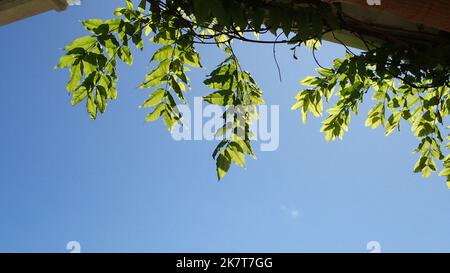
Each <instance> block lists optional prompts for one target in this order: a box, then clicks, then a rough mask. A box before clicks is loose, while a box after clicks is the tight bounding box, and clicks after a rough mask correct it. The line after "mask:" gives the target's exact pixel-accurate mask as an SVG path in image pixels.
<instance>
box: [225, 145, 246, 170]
mask: <svg viewBox="0 0 450 273" xmlns="http://www.w3.org/2000/svg"><path fill="white" fill-rule="evenodd" d="M225 152H228V153H229V156H230V159H231V161H233V162H234V164H236V165H238V166H239V167H242V168H244V167H245V156H244V151H243V149H242V147H241V146H240V145H239V144H237V143H236V142H231V143H230V144H229V145H228V146H227V148H226V149H225Z"/></svg>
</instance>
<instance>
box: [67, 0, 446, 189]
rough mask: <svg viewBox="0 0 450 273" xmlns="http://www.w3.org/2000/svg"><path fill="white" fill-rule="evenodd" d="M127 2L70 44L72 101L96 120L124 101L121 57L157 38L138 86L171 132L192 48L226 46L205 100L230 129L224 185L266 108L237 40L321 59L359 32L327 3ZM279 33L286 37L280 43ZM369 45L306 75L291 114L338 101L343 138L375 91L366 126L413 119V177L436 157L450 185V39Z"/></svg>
mask: <svg viewBox="0 0 450 273" xmlns="http://www.w3.org/2000/svg"><path fill="white" fill-rule="evenodd" d="M125 3H126V6H125V7H122V8H118V9H117V10H116V11H115V13H114V14H115V15H116V18H115V19H111V20H100V19H91V20H87V21H84V22H83V25H84V27H85V28H86V29H87V30H88V31H90V32H91V35H89V36H85V37H82V38H79V39H77V40H75V41H74V42H73V43H72V44H70V45H69V46H67V47H66V48H65V50H66V51H67V53H66V55H64V56H63V57H62V58H61V60H60V63H59V65H58V67H59V68H67V69H69V71H70V73H71V78H70V81H69V82H68V84H67V89H68V91H69V92H70V93H71V94H72V104H73V105H76V104H78V103H80V102H82V101H86V108H87V110H88V112H89V113H90V116H91V118H92V119H95V118H96V117H97V114H98V112H100V113H103V112H104V111H105V109H106V105H107V102H108V100H114V99H115V98H116V97H117V91H116V84H117V80H118V77H117V74H116V63H117V60H121V61H123V62H124V63H126V64H129V65H131V64H132V62H133V57H132V54H131V49H130V44H134V45H135V47H136V48H137V49H141V50H142V49H143V47H144V43H145V39H144V36H151V38H150V42H152V43H155V44H159V45H160V47H159V49H158V50H157V51H156V52H154V54H153V55H152V57H151V61H152V62H154V63H155V68H154V69H153V70H152V71H151V72H150V73H148V74H147V75H146V76H145V79H144V81H143V82H142V84H141V85H140V87H141V88H144V89H150V90H151V91H150V94H149V97H148V99H147V100H146V101H145V102H144V103H143V104H142V105H141V106H142V107H143V108H151V111H150V113H149V114H148V115H147V117H146V120H147V121H149V122H151V121H155V120H158V119H160V118H162V119H163V121H164V123H165V125H166V126H167V128H168V129H169V131H170V130H172V128H173V126H174V125H175V124H177V123H181V122H182V119H181V116H180V114H179V113H178V110H177V105H178V104H179V103H186V98H185V95H186V90H187V89H190V84H189V78H188V77H187V75H186V72H188V71H189V69H190V68H192V67H194V68H196V67H201V66H202V65H201V63H200V56H199V54H198V52H197V51H196V49H195V45H196V44H216V45H217V46H218V47H220V48H223V49H225V53H226V55H227V58H226V59H225V61H224V62H222V63H221V64H220V65H219V66H218V67H217V68H216V69H215V70H214V71H212V72H211V73H210V75H209V76H208V78H207V79H206V80H205V81H204V83H205V85H206V86H208V87H210V88H211V89H213V90H214V91H213V92H212V93H211V94H209V95H205V96H203V99H204V100H205V101H207V102H209V103H211V104H214V105H218V106H221V107H223V108H224V110H226V111H225V114H224V117H223V120H224V124H223V126H222V127H221V128H218V130H217V132H216V135H217V136H223V139H222V141H221V142H220V143H219V145H218V146H217V148H216V149H215V151H214V153H213V158H215V159H216V165H217V174H218V178H219V179H221V178H222V177H223V176H224V175H225V174H226V173H227V171H228V169H229V167H230V165H231V163H232V162H233V163H235V164H236V165H238V166H241V167H243V166H245V155H249V156H252V157H254V153H253V151H252V147H251V143H250V139H251V132H250V129H249V127H250V124H251V122H252V120H254V119H256V118H257V115H256V105H258V104H262V103H263V102H264V101H263V99H262V92H261V89H260V88H259V87H258V85H257V84H256V82H255V81H254V79H253V78H252V77H251V75H250V73H249V72H247V71H245V70H243V69H241V66H240V64H239V61H238V59H237V57H236V55H235V54H234V53H233V50H232V46H231V45H232V41H233V40H241V41H246V42H255V43H286V44H290V45H295V46H294V48H293V49H294V50H295V48H296V47H298V46H301V45H302V44H305V45H306V46H308V47H310V48H312V50H313V53H314V50H317V48H318V45H320V42H321V38H322V36H323V35H324V33H329V32H333V31H335V30H341V29H347V28H348V29H347V30H350V31H351V32H354V31H356V32H357V31H358V29H357V28H356V29H352V28H351V24H346V23H345V22H344V21H343V19H342V17H341V16H340V13H339V12H336V9H335V7H334V6H333V4H329V3H326V2H325V1H320V0H295V1H294V0H274V1H262V0H136V3H135V4H137V5H134V4H133V1H132V0H125ZM280 30H281V31H280ZM248 33H253V34H254V35H255V36H256V38H251V37H249V35H247V34H248ZM265 33H272V34H273V35H274V37H276V38H274V40H270V41H268V40H259V35H260V34H265ZM282 34H284V36H285V38H284V39H283V40H279V37H280V36H281V35H282ZM265 37H267V35H266V36H265ZM361 37H362V36H361ZM364 42H365V43H366V45H367V47H368V50H367V51H366V52H363V53H361V54H360V55H354V54H350V53H349V54H347V56H346V57H345V58H344V59H336V60H335V61H334V64H333V67H331V68H321V69H318V70H317V72H318V73H319V76H317V77H307V78H306V79H304V80H303V81H302V84H304V85H306V86H307V87H308V88H306V89H305V90H302V91H300V92H299V93H298V95H297V96H296V99H297V103H296V104H295V105H294V106H293V109H299V110H300V111H301V113H302V118H303V121H306V118H307V115H308V113H312V114H313V115H314V116H316V117H319V116H321V115H322V114H323V112H324V104H325V103H328V102H331V100H332V98H336V99H337V100H336V101H335V103H334V104H333V106H332V107H331V108H329V109H328V110H327V111H326V112H327V113H328V116H327V118H326V119H325V121H324V122H323V127H322V131H323V132H324V133H325V137H326V139H327V140H333V139H336V138H342V137H343V135H344V132H345V131H347V130H348V124H349V122H350V118H351V115H352V113H353V114H357V113H358V106H359V105H360V103H362V102H363V98H364V95H365V94H367V93H368V92H369V91H370V90H374V95H373V98H374V99H375V100H377V103H376V105H375V107H374V108H373V109H372V110H371V111H370V112H369V114H368V119H367V122H366V125H367V126H370V127H372V128H376V127H378V126H383V127H384V128H385V130H386V134H390V133H391V132H392V131H393V130H395V129H396V128H400V123H401V121H402V120H405V121H407V122H409V123H411V124H412V126H411V128H412V130H413V133H414V135H415V136H417V137H418V138H419V140H420V145H419V147H418V149H417V150H416V151H417V152H418V153H420V159H419V161H418V163H417V165H416V166H415V168H414V171H416V172H422V174H423V175H424V176H429V175H430V173H431V172H432V171H436V170H437V166H436V163H435V161H437V160H439V161H443V165H444V169H443V171H442V172H441V175H443V176H446V177H447V179H448V180H450V169H449V168H450V159H449V157H448V156H446V157H444V155H443V154H444V153H443V152H442V151H443V147H442V145H443V144H442V143H443V139H442V136H441V131H442V130H443V128H442V127H445V126H444V120H445V118H446V117H447V115H448V108H449V105H448V103H449V102H448V96H449V90H448V87H449V71H450V69H449V63H450V61H449V59H450V48H449V47H450V46H449V43H448V40H445V39H444V40H443V42H442V41H434V42H433V43H432V44H430V43H425V44H424V45H419V46H416V45H414V46H408V45H406V46H405V45H403V44H401V45H400V46H399V45H394V44H386V45H383V46H381V47H376V46H374V45H373V44H370V45H369V44H367V42H366V41H364ZM294 57H296V56H295V54H294ZM336 87H337V88H336ZM335 89H337V90H335ZM333 95H335V96H333ZM387 115H389V116H387Z"/></svg>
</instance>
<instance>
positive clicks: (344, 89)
mask: <svg viewBox="0 0 450 273" xmlns="http://www.w3.org/2000/svg"><path fill="white" fill-rule="evenodd" d="M368 55H369V54H362V55H352V54H350V53H347V55H346V58H345V59H336V60H335V61H334V64H333V67H331V68H323V69H317V72H318V74H319V76H317V77H307V78H305V79H303V80H302V81H301V83H302V84H303V85H305V86H308V87H309V89H306V90H302V91H300V92H299V93H298V94H297V96H296V100H297V103H296V104H295V105H294V106H293V107H292V109H294V110H296V109H299V110H300V111H301V113H302V117H303V121H304V122H305V121H306V117H307V114H308V113H312V114H313V115H314V116H316V117H319V116H321V115H322V112H323V108H324V106H323V104H324V102H326V103H328V102H330V100H331V98H332V96H333V94H334V95H335V97H336V102H335V103H334V105H333V106H331V107H330V108H329V109H328V110H327V113H328V117H327V118H326V119H325V120H324V121H323V126H322V129H321V130H322V131H323V132H324V133H325V138H326V140H327V141H330V140H333V139H336V138H342V137H343V135H344V132H345V131H347V130H348V125H349V122H350V117H351V113H353V114H355V115H357V114H358V106H359V104H360V103H362V102H363V98H364V95H366V94H367V93H368V92H369V91H373V95H372V99H374V100H376V103H375V105H374V107H373V108H372V109H371V110H370V111H369V113H368V116H367V119H366V123H365V125H366V126H367V127H371V128H377V127H379V126H382V127H384V129H385V135H386V136H387V135H389V134H391V133H392V132H393V131H394V130H395V129H398V130H400V126H401V123H402V122H401V121H402V120H404V121H406V122H407V123H409V124H410V125H411V130H412V132H413V134H414V135H415V136H416V137H417V138H418V139H419V141H420V144H419V146H418V147H417V149H416V150H415V152H416V153H419V154H420V157H419V160H418V161H417V163H416V165H415V166H414V172H421V173H422V175H423V176H424V177H428V176H430V174H431V173H432V172H434V171H437V169H438V167H437V165H436V161H443V164H444V169H443V170H442V171H441V172H440V175H442V176H446V177H447V182H450V175H449V174H450V170H449V167H450V164H449V163H450V160H449V156H448V155H447V156H446V157H445V156H444V154H443V150H444V149H448V147H449V146H447V147H446V148H445V147H443V146H444V140H443V137H442V133H441V132H442V131H443V130H445V129H449V128H445V123H444V121H445V118H446V117H447V116H448V114H449V109H450V90H449V87H448V86H445V85H444V86H440V87H436V88H434V87H417V88H416V87H413V86H411V85H408V84H407V83H405V82H404V81H400V80H396V79H395V78H394V77H393V76H392V75H391V74H389V73H387V71H386V70H385V69H382V70H380V69H377V67H378V66H377V64H376V63H373V64H371V63H369V62H368V57H367V56H368ZM383 67H385V65H383ZM380 73H384V74H380ZM428 82H429V81H425V82H424V83H425V84H426V83H428ZM449 137H450V135H449V136H448V137H447V138H449ZM447 153H448V151H447ZM449 186H450V184H449Z"/></svg>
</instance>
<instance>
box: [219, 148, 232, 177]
mask: <svg viewBox="0 0 450 273" xmlns="http://www.w3.org/2000/svg"><path fill="white" fill-rule="evenodd" d="M230 165H231V160H230V158H229V157H228V156H226V155H225V153H224V152H222V153H220V154H219V156H218V157H217V161H216V171H217V178H218V180H220V179H222V178H223V177H224V176H225V174H226V173H227V172H228V170H229V169H230Z"/></svg>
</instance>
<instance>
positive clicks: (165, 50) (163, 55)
mask: <svg viewBox="0 0 450 273" xmlns="http://www.w3.org/2000/svg"><path fill="white" fill-rule="evenodd" d="M174 51H175V50H174V49H173V46H171V45H165V46H163V47H161V48H159V49H158V50H157V51H156V52H155V54H153V57H152V58H151V60H152V61H163V60H166V59H170V58H171V57H172V55H173V53H174Z"/></svg>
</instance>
